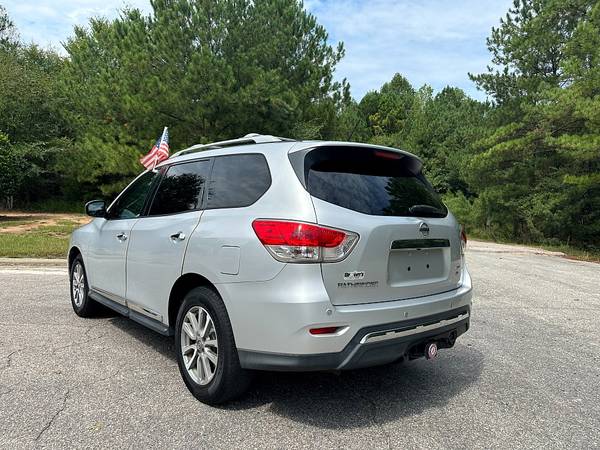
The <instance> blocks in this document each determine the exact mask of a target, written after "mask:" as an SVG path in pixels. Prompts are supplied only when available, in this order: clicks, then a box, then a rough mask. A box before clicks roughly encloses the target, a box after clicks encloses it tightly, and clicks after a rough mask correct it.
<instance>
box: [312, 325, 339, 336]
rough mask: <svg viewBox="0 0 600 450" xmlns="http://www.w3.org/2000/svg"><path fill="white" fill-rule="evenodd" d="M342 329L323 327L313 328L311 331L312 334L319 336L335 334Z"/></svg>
mask: <svg viewBox="0 0 600 450" xmlns="http://www.w3.org/2000/svg"><path fill="white" fill-rule="evenodd" d="M339 328H340V327H323V328H311V329H310V330H309V333H310V334H314V335H319V334H333V333H335V332H336V331H337V330H338V329H339Z"/></svg>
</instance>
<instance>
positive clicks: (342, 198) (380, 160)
mask: <svg viewBox="0 0 600 450" xmlns="http://www.w3.org/2000/svg"><path fill="white" fill-rule="evenodd" d="M304 164H305V168H304V169H305V170H304V172H305V177H306V178H305V181H306V188H307V190H308V192H310V194H311V195H313V196H314V197H317V198H319V199H321V200H324V201H326V202H329V203H333V204H334V205H338V206H341V207H343V208H347V209H351V210H353V211H358V212H361V213H364V214H370V215H376V216H415V217H445V216H446V215H447V214H448V210H447V209H446V207H445V206H444V204H443V203H442V201H441V200H440V198H439V196H438V195H437V193H436V192H435V191H434V189H433V188H432V187H431V185H430V184H429V182H428V181H427V180H426V179H425V177H424V176H423V175H422V174H421V173H420V164H417V163H416V160H415V159H414V158H411V157H409V156H405V155H402V154H399V153H395V152H388V151H381V150H376V149H368V148H364V147H354V148H353V147H333V148H325V149H322V148H319V149H316V150H313V151H311V152H309V153H308V154H307V155H306V157H305V163H304Z"/></svg>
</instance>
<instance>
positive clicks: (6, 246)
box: [0, 233, 69, 258]
mask: <svg viewBox="0 0 600 450" xmlns="http://www.w3.org/2000/svg"><path fill="white" fill-rule="evenodd" d="M68 247H69V236H68V235H67V236H52V235H50V236H49V235H46V234H40V233H28V234H14V233H4V234H0V256H2V257H9V258H65V257H66V254H67V249H68Z"/></svg>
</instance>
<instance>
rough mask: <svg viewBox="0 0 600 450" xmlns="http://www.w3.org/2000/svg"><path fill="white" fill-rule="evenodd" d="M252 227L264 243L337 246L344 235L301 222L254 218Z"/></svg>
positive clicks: (340, 232)
mask: <svg viewBox="0 0 600 450" xmlns="http://www.w3.org/2000/svg"><path fill="white" fill-rule="evenodd" d="M252 228H254V232H255V233H256V235H257V236H258V239H260V242H262V243H263V244H264V245H294V246H304V247H337V246H338V245H340V244H341V243H342V241H343V240H344V238H345V237H346V233H344V232H342V231H338V230H332V229H331V228H324V227H320V226H318V225H311V224H308V223H302V222H283V221H278V220H255V221H254V222H253V223H252Z"/></svg>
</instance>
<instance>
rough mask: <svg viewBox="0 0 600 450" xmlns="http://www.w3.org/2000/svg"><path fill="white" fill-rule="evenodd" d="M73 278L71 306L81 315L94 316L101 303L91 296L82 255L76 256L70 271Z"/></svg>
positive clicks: (71, 278)
mask: <svg viewBox="0 0 600 450" xmlns="http://www.w3.org/2000/svg"><path fill="white" fill-rule="evenodd" d="M69 274H70V276H69V278H70V280H71V306H72V307H73V311H75V314H77V315H78V316H79V317H93V316H95V315H97V314H98V312H99V310H100V305H99V304H98V303H97V302H95V301H94V300H92V299H91V298H90V297H89V285H88V281H87V275H86V273H85V266H84V265H83V259H82V258H81V255H78V256H77V257H75V259H74V260H73V262H72V263H71V268H70V271H69Z"/></svg>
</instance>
